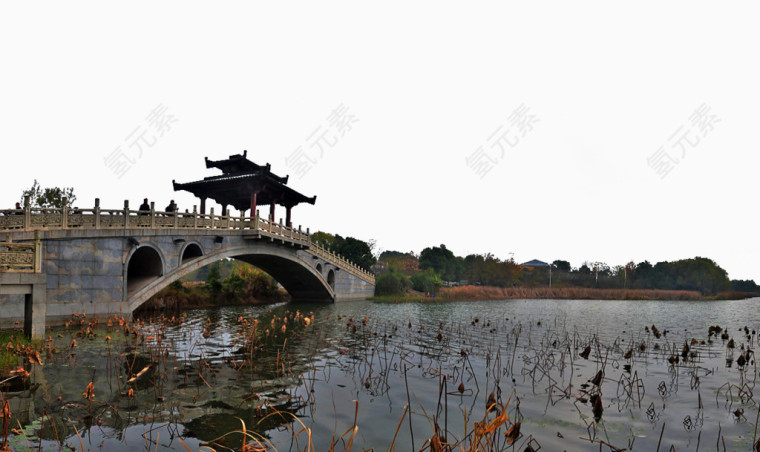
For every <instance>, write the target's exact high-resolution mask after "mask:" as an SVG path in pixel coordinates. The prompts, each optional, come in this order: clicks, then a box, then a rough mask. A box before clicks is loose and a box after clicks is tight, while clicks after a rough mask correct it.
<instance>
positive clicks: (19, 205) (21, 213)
mask: <svg viewBox="0 0 760 452" xmlns="http://www.w3.org/2000/svg"><path fill="white" fill-rule="evenodd" d="M19 210H21V203H20V202H17V203H16V212H13V215H23V214H24V213H23V212H18V211H19Z"/></svg>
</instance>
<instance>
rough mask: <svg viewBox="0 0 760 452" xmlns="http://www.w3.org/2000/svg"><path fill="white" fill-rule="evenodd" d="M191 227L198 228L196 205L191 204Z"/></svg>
mask: <svg viewBox="0 0 760 452" xmlns="http://www.w3.org/2000/svg"><path fill="white" fill-rule="evenodd" d="M193 229H198V206H197V205H194V206H193Z"/></svg>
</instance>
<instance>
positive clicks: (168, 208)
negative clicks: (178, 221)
mask: <svg viewBox="0 0 760 452" xmlns="http://www.w3.org/2000/svg"><path fill="white" fill-rule="evenodd" d="M176 211H177V205H176V204H174V200H173V199H172V200H171V202H169V205H168V206H166V212H169V213H174V212H176Z"/></svg>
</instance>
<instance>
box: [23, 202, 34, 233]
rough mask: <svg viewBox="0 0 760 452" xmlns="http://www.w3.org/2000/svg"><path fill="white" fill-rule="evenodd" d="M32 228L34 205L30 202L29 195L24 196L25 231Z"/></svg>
mask: <svg viewBox="0 0 760 452" xmlns="http://www.w3.org/2000/svg"><path fill="white" fill-rule="evenodd" d="M31 227H32V205H31V202H30V201H29V195H26V196H24V229H31Z"/></svg>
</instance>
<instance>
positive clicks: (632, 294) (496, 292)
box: [436, 286, 705, 301]
mask: <svg viewBox="0 0 760 452" xmlns="http://www.w3.org/2000/svg"><path fill="white" fill-rule="evenodd" d="M436 298H439V299H444V300H489V299H570V300H679V301H688V300H702V299H705V297H704V296H703V295H702V294H701V293H699V292H697V291H689V290H648V289H646V290H645V289H592V288H583V287H557V288H554V287H553V288H548V287H486V286H457V287H443V288H441V289H440V291H439V292H438V294H437V296H436Z"/></svg>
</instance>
